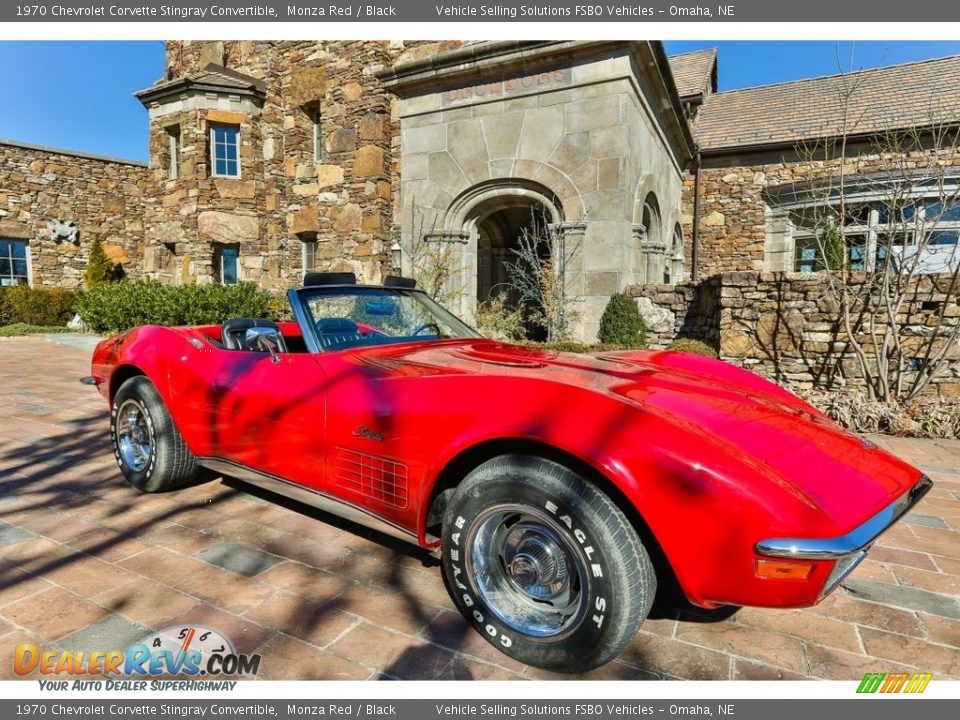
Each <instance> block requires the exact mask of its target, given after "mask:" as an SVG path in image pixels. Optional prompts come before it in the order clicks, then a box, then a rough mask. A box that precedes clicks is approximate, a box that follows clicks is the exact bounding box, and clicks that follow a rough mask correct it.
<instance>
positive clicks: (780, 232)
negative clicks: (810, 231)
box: [763, 207, 793, 272]
mask: <svg viewBox="0 0 960 720" xmlns="http://www.w3.org/2000/svg"><path fill="white" fill-rule="evenodd" d="M766 225H767V238H766V242H765V243H764V245H763V269H764V270H765V271H767V272H790V271H792V270H793V265H792V263H793V257H792V256H793V253H792V250H793V247H792V246H793V241H792V237H791V236H792V233H791V222H790V213H789V212H788V211H786V210H781V209H779V208H770V207H768V208H767V209H766Z"/></svg>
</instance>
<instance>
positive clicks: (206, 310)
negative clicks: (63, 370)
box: [77, 280, 272, 332]
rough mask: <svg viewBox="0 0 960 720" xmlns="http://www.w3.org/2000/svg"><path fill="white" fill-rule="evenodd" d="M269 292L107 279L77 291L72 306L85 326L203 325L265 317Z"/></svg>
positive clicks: (108, 329)
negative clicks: (85, 289) (74, 306)
mask: <svg viewBox="0 0 960 720" xmlns="http://www.w3.org/2000/svg"><path fill="white" fill-rule="evenodd" d="M271 297H272V296H271V295H270V293H268V292H267V291H266V290H261V289H260V288H259V287H257V286H256V285H254V284H253V283H239V284H237V285H163V284H161V283H158V282H155V281H152V280H145V281H136V282H130V281H123V282H115V283H109V282H108V283H99V284H97V285H95V286H94V287H92V288H90V290H88V291H87V292H85V293H83V294H82V295H81V296H80V298H79V301H78V307H77V311H78V312H79V313H80V316H81V317H82V318H83V321H84V322H85V323H86V324H87V326H88V327H89V328H90V329H91V330H94V331H96V332H121V331H123V330H127V329H129V328H132V327H135V326H137V325H206V324H216V323H222V322H223V321H224V320H227V319H229V318H232V317H265V316H266V315H267V311H268V304H269V303H270V300H271Z"/></svg>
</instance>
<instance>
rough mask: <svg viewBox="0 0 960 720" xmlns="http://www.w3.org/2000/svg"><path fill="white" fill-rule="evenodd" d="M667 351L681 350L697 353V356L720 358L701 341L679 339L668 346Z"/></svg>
mask: <svg viewBox="0 0 960 720" xmlns="http://www.w3.org/2000/svg"><path fill="white" fill-rule="evenodd" d="M667 350H679V351H681V352H689V353H696V354H697V355H706V356H707V357H712V358H719V357H720V355H719V353H717V351H716V350H714V349H713V348H712V347H710V346H709V345H707V344H706V343H705V342H701V341H700V340H692V339H689V338H679V339H678V340H674V341H673V342H672V343H670V344H669V345H667Z"/></svg>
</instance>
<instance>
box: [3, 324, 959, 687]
mask: <svg viewBox="0 0 960 720" xmlns="http://www.w3.org/2000/svg"><path fill="white" fill-rule="evenodd" d="M85 344H86V345H89V344H90V343H89V340H88V339H87V338H76V337H73V338H70V337H67V336H64V337H60V338H57V339H56V340H55V341H53V340H50V339H45V338H40V337H33V338H22V339H9V340H4V339H0V547H2V550H0V678H9V677H11V676H13V666H12V653H13V648H14V646H15V645H16V644H17V643H23V642H35V643H36V644H37V645H38V646H42V647H45V648H61V649H71V650H78V649H101V650H110V649H114V648H122V647H126V646H127V644H129V643H131V642H134V641H136V640H138V639H140V638H142V637H143V636H144V635H146V634H147V633H148V632H149V631H151V630H156V629H160V628H163V627H166V626H168V625H171V624H180V623H187V622H196V623H199V624H203V625H208V626H212V627H214V628H217V629H219V630H221V631H223V632H225V633H226V634H227V635H228V636H229V637H230V638H232V639H233V641H234V643H235V644H236V645H237V649H238V650H239V651H241V652H251V651H257V652H259V653H261V654H262V656H263V662H262V666H261V668H262V673H261V676H262V677H266V678H277V679H298V678H319V679H337V678H379V677H392V678H455V679H470V678H474V679H510V678H517V679H521V678H544V677H557V676H552V675H549V674H547V673H543V672H541V671H538V670H536V669H534V668H530V667H526V666H523V665H521V664H519V663H516V662H513V661H512V660H509V659H508V658H506V657H504V656H503V655H501V654H499V653H498V652H497V651H496V650H494V649H493V648H491V647H490V646H488V645H487V643H486V642H484V641H483V640H481V639H480V638H479V637H477V636H476V635H475V634H474V633H473V631H472V630H470V629H469V628H468V627H467V626H466V625H465V624H464V623H463V622H462V621H461V620H460V617H459V615H458V614H457V613H456V612H455V611H454V610H453V608H452V605H451V604H450V602H449V600H448V599H447V595H446V592H445V591H444V589H443V585H442V582H441V579H440V570H439V567H438V565H437V562H436V561H435V560H434V559H433V558H432V557H431V556H429V555H427V554H426V553H423V552H420V551H418V550H416V549H412V548H410V547H408V546H405V545H403V544H399V543H397V542H395V541H393V540H390V539H386V538H384V537H382V536H379V535H374V534H372V533H370V532H367V531H364V530H361V529H358V528H356V527H352V526H350V525H348V524H346V523H343V522H340V521H339V520H336V519H334V518H331V517H329V516H327V515H325V514H322V513H319V512H315V511H312V510H310V509H307V508H304V507H302V506H298V505H293V504H289V503H288V504H284V505H278V504H275V503H273V502H268V501H266V500H264V499H261V498H260V497H258V496H256V495H253V494H251V493H250V492H248V490H247V489H246V488H245V487H244V486H242V485H241V484H239V483H236V482H233V481H221V480H217V481H214V482H211V483H208V484H205V485H199V486H196V487H193V488H190V489H186V490H183V491H179V492H175V493H169V494H163V495H141V494H139V493H137V492H135V491H134V490H132V489H131V488H130V487H129V486H128V485H127V484H126V482H125V481H124V480H123V478H122V477H121V476H120V473H119V471H118V470H117V467H116V465H115V463H114V460H113V457H112V455H111V450H110V445H109V442H108V434H107V431H108V422H107V419H108V418H107V408H106V405H105V403H104V402H103V400H102V399H101V398H100V396H99V395H98V394H97V393H96V392H95V391H94V390H93V389H92V388H89V387H86V386H83V385H80V384H79V383H78V382H77V379H78V377H80V376H81V375H85V374H87V373H88V372H89V368H88V359H89V354H90V351H89V349H88V348H86V347H84V345H85ZM877 440H878V442H880V443H881V444H882V445H884V446H886V447H887V448H889V449H890V450H892V451H894V452H896V453H899V454H900V455H902V456H903V457H904V458H906V459H907V460H909V461H911V462H913V463H915V464H916V465H918V466H920V467H921V468H923V469H924V470H925V471H926V472H927V473H928V474H929V475H930V476H931V477H932V478H933V479H934V480H935V481H936V483H937V485H936V487H935V489H934V490H933V491H932V492H931V493H930V494H929V495H928V496H927V498H925V499H924V500H923V502H922V503H921V504H920V505H919V506H918V507H917V508H916V511H915V512H914V513H913V514H912V515H911V516H909V517H908V518H907V522H906V523H902V524H900V525H898V526H897V527H896V528H894V529H893V530H892V531H890V532H889V533H887V534H886V535H885V536H884V537H883V539H882V541H881V542H880V543H879V545H878V546H877V547H875V549H874V550H873V551H872V553H871V556H870V559H869V560H867V561H866V562H865V563H864V564H863V565H862V566H861V567H860V568H859V569H858V570H857V571H856V572H855V573H854V575H853V576H852V577H851V578H850V579H849V580H848V582H847V583H845V587H844V588H842V589H840V590H839V591H837V592H836V593H835V594H834V595H833V596H832V597H830V598H829V599H828V600H827V601H826V602H824V603H823V604H821V605H820V606H818V607H816V608H813V609H810V610H803V611H767V610H755V609H750V608H748V609H743V610H741V611H740V612H738V613H736V614H735V615H733V616H732V617H727V618H725V619H724V618H722V617H716V616H706V615H696V614H691V613H689V612H687V611H683V610H677V608H676V607H675V606H674V607H671V606H670V605H669V604H666V605H665V606H664V607H660V608H657V609H656V613H655V617H653V618H652V619H650V620H648V621H647V622H646V623H645V624H644V625H643V628H642V630H641V632H640V634H639V635H638V636H637V638H636V640H635V641H634V642H633V644H632V645H631V646H630V647H629V648H628V650H627V651H626V652H625V653H624V654H623V655H622V656H621V657H620V658H619V659H618V660H617V661H616V662H613V663H610V664H609V665H607V666H606V667H603V668H600V669H599V670H596V671H595V672H593V673H591V674H590V675H588V677H591V678H601V679H643V678H694V679H737V678H751V679H763V678H802V677H816V678H833V679H847V680H852V679H859V678H860V677H862V676H863V673H865V672H868V671H872V672H889V671H895V670H917V671H926V672H933V673H934V676H935V677H940V678H944V677H952V678H960V651H958V648H960V597H958V596H960V443H958V442H933V441H918V440H904V439H890V438H878V439H877Z"/></svg>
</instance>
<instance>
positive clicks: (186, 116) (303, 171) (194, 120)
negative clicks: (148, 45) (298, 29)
mask: <svg viewBox="0 0 960 720" xmlns="http://www.w3.org/2000/svg"><path fill="white" fill-rule="evenodd" d="M402 49H403V46H402V44H390V43H377V42H206V43H199V42H190V41H170V42H168V43H167V68H166V78H165V79H164V80H162V81H160V82H158V83H156V84H154V85H153V86H151V87H149V88H146V89H144V90H142V91H140V92H138V93H137V97H138V98H139V99H140V100H141V102H143V104H144V106H145V107H146V108H147V110H148V113H149V117H150V175H151V179H152V192H151V193H149V195H148V197H147V198H146V199H145V203H144V205H145V207H144V237H145V240H146V249H145V253H144V267H143V270H144V274H145V275H146V276H148V277H155V278H158V279H161V280H169V281H173V282H194V281H196V282H211V281H213V282H236V281H238V280H241V281H242V280H249V281H253V282H257V283H259V284H260V285H262V286H264V287H268V288H274V289H280V288H286V287H290V286H292V285H295V284H296V283H297V282H298V280H299V279H300V278H301V277H302V275H303V273H304V272H305V271H307V270H313V269H318V270H319V269H333V270H352V271H353V272H355V273H356V274H357V276H358V277H359V278H360V279H361V280H363V281H366V282H376V281H378V280H379V279H380V277H381V274H382V269H383V268H382V265H383V261H384V257H385V255H384V248H385V246H386V243H385V240H386V238H388V237H389V232H390V226H391V222H392V209H393V205H392V199H391V198H392V193H393V176H394V172H395V168H394V166H393V162H392V151H391V137H392V125H391V121H390V114H391V102H392V100H391V96H390V94H389V93H387V92H386V91H385V90H383V88H381V87H380V85H379V83H378V81H377V80H376V78H375V77H374V76H373V71H374V70H375V69H378V68H381V67H383V66H384V65H387V64H390V63H391V62H393V61H394V60H395V59H396V58H397V56H398V55H399V54H400V53H401V51H402Z"/></svg>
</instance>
